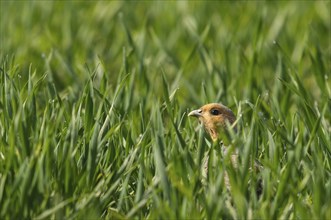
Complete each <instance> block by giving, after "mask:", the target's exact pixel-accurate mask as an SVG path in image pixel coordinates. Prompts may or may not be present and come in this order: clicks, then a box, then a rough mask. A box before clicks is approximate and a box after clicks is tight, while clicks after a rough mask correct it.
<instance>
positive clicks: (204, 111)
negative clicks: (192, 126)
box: [188, 103, 236, 140]
mask: <svg viewBox="0 0 331 220" xmlns="http://www.w3.org/2000/svg"><path fill="white" fill-rule="evenodd" d="M188 116H193V117H197V118H198V119H199V121H200V122H201V123H202V124H203V125H204V127H205V129H206V131H207V132H208V133H209V134H210V136H211V137H212V139H213V140H216V139H217V138H218V136H219V132H221V130H222V129H224V128H226V121H228V122H229V123H230V124H232V123H233V122H234V121H235V120H236V116H235V115H234V114H233V112H232V111H231V110H230V109H229V108H228V107H226V106H224V105H222V104H218V103H210V104H207V105H204V106H202V107H201V108H200V109H197V110H193V111H191V112H190V113H189V114H188Z"/></svg>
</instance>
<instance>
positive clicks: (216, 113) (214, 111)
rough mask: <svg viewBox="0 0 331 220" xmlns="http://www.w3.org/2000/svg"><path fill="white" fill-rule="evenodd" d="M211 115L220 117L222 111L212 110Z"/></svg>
mask: <svg viewBox="0 0 331 220" xmlns="http://www.w3.org/2000/svg"><path fill="white" fill-rule="evenodd" d="M210 113H211V114H212V115H219V114H220V111H219V110H218V109H212V110H211V111H210Z"/></svg>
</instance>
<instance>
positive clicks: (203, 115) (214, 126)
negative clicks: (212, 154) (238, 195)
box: [188, 103, 262, 195]
mask: <svg viewBox="0 0 331 220" xmlns="http://www.w3.org/2000/svg"><path fill="white" fill-rule="evenodd" d="M188 116H193V117H196V118H198V119H199V121H200V123H201V124H202V125H203V126H204V128H205V130H206V131H207V133H208V134H209V135H210V137H211V138H212V140H213V141H214V142H216V141H220V142H221V143H222V141H223V140H220V138H221V136H222V135H221V134H222V133H224V131H225V130H226V129H227V122H228V124H230V125H232V126H234V122H235V120H236V116H235V115H234V114H233V112H232V111H231V109H229V108H228V107H226V106H224V105H222V104H218V103H210V104H207V105H204V106H202V107H201V108H200V109H197V110H193V111H191V112H190V113H189V114H188ZM234 130H236V128H235V127H234ZM220 145H221V146H220V147H222V151H223V153H225V154H226V153H227V150H226V146H224V145H223V144H220ZM231 162H232V164H233V166H234V167H235V168H236V167H238V154H237V151H234V153H232V154H231ZM260 168H261V166H259V165H258V164H257V163H255V169H256V170H259V169H260ZM207 173H208V156H207V157H206V159H205V162H204V173H203V176H204V177H207ZM224 182H225V185H226V187H227V188H228V189H230V188H231V186H230V180H229V176H228V174H227V172H225V174H224ZM261 190H262V183H261V181H260V182H259V186H258V189H257V193H258V195H260V194H261V192H262V191H261Z"/></svg>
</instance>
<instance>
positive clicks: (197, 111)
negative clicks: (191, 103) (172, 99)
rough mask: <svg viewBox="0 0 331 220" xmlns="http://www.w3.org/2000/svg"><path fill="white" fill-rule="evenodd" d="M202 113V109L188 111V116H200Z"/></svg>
mask: <svg viewBox="0 0 331 220" xmlns="http://www.w3.org/2000/svg"><path fill="white" fill-rule="evenodd" d="M201 113H202V110H201V109H197V110H193V111H191V112H190V113H188V116H193V117H200V116H201Z"/></svg>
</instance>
